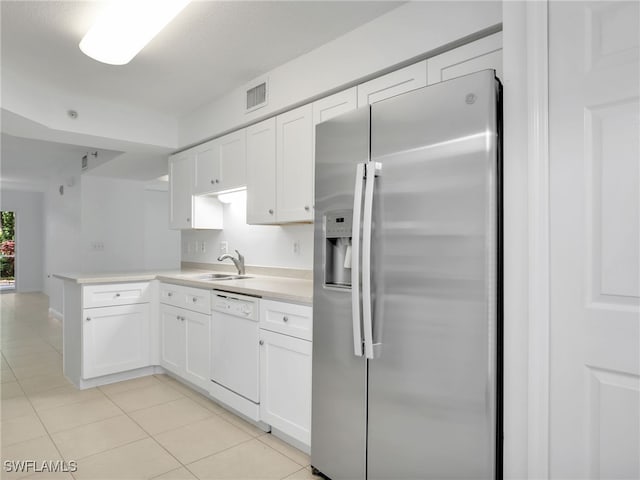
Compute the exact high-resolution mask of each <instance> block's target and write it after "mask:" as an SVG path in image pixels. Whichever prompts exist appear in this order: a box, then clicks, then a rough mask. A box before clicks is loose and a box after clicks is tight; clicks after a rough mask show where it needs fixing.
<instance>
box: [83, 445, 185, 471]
mask: <svg viewBox="0 0 640 480" xmlns="http://www.w3.org/2000/svg"><path fill="white" fill-rule="evenodd" d="M179 467H180V464H179V463H178V462H177V461H176V459H175V458H173V457H172V456H171V455H169V454H168V453H167V452H166V451H165V450H164V449H163V448H162V447H160V446H159V445H158V444H157V443H156V442H154V441H153V440H152V439H150V438H147V439H144V440H139V441H137V442H134V443H129V444H127V445H123V446H121V447H118V448H114V449H112V450H109V451H107V452H103V453H98V454H96V455H92V456H90V457H87V458H84V459H82V460H80V461H79V462H78V471H77V472H75V473H74V477H76V478H77V479H84V478H95V479H105V480H107V479H108V480H115V479H124V478H126V479H137V478H152V477H154V476H158V475H160V474H162V473H165V472H169V471H171V470H175V469H177V468H179Z"/></svg>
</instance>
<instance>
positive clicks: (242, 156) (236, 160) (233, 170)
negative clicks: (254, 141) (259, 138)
mask: <svg viewBox="0 0 640 480" xmlns="http://www.w3.org/2000/svg"><path fill="white" fill-rule="evenodd" d="M218 151H219V157H220V169H221V171H220V178H221V188H220V190H231V189H235V188H240V187H244V186H245V185H246V184H247V139H246V131H245V130H244V129H242V130H239V131H237V132H233V133H230V134H229V135H225V136H224V137H222V138H220V139H218Z"/></svg>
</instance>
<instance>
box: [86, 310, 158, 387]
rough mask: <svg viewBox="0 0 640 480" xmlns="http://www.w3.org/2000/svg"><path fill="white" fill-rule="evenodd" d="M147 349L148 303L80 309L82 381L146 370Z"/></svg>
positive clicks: (148, 358) (148, 360) (148, 357)
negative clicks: (83, 379)
mask: <svg viewBox="0 0 640 480" xmlns="http://www.w3.org/2000/svg"><path fill="white" fill-rule="evenodd" d="M149 347H150V344H149V304H148V303H140V304H136V305H118V306H114V307H100V308H88V309H85V310H84V318H83V324H82V377H83V378H85V379H87V378H93V377H99V376H101V375H108V374H110V373H118V372H124V371H126V370H133V369H135V368H140V367H146V366H148V365H149V364H150V360H151V358H150V349H149Z"/></svg>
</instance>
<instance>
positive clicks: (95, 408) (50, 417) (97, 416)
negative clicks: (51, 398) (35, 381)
mask: <svg viewBox="0 0 640 480" xmlns="http://www.w3.org/2000/svg"><path fill="white" fill-rule="evenodd" d="M39 415H40V418H41V419H42V423H44V424H45V426H46V427H47V430H49V432H50V433H54V432H60V431H63V430H68V429H70V428H74V427H79V426H81V425H87V424H89V423H93V422H97V421H100V420H105V419H107V418H110V417H116V416H118V415H122V411H121V410H120V409H119V408H118V407H117V406H116V405H114V404H113V402H111V401H110V400H109V399H108V398H106V397H102V398H100V397H98V398H93V399H91V400H84V401H82V402H78V403H72V404H69V405H62V406H60V407H54V408H48V409H47V410H41V411H39Z"/></svg>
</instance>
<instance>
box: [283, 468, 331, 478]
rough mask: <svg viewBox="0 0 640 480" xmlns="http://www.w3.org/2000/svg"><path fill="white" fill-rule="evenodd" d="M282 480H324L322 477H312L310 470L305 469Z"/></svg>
mask: <svg viewBox="0 0 640 480" xmlns="http://www.w3.org/2000/svg"><path fill="white" fill-rule="evenodd" d="M284 480H324V477H321V476H319V475H314V474H313V473H311V468H310V467H306V468H303V469H302V470H298V471H297V472H296V473H293V474H291V475H289V476H288V477H285V478H284Z"/></svg>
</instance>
